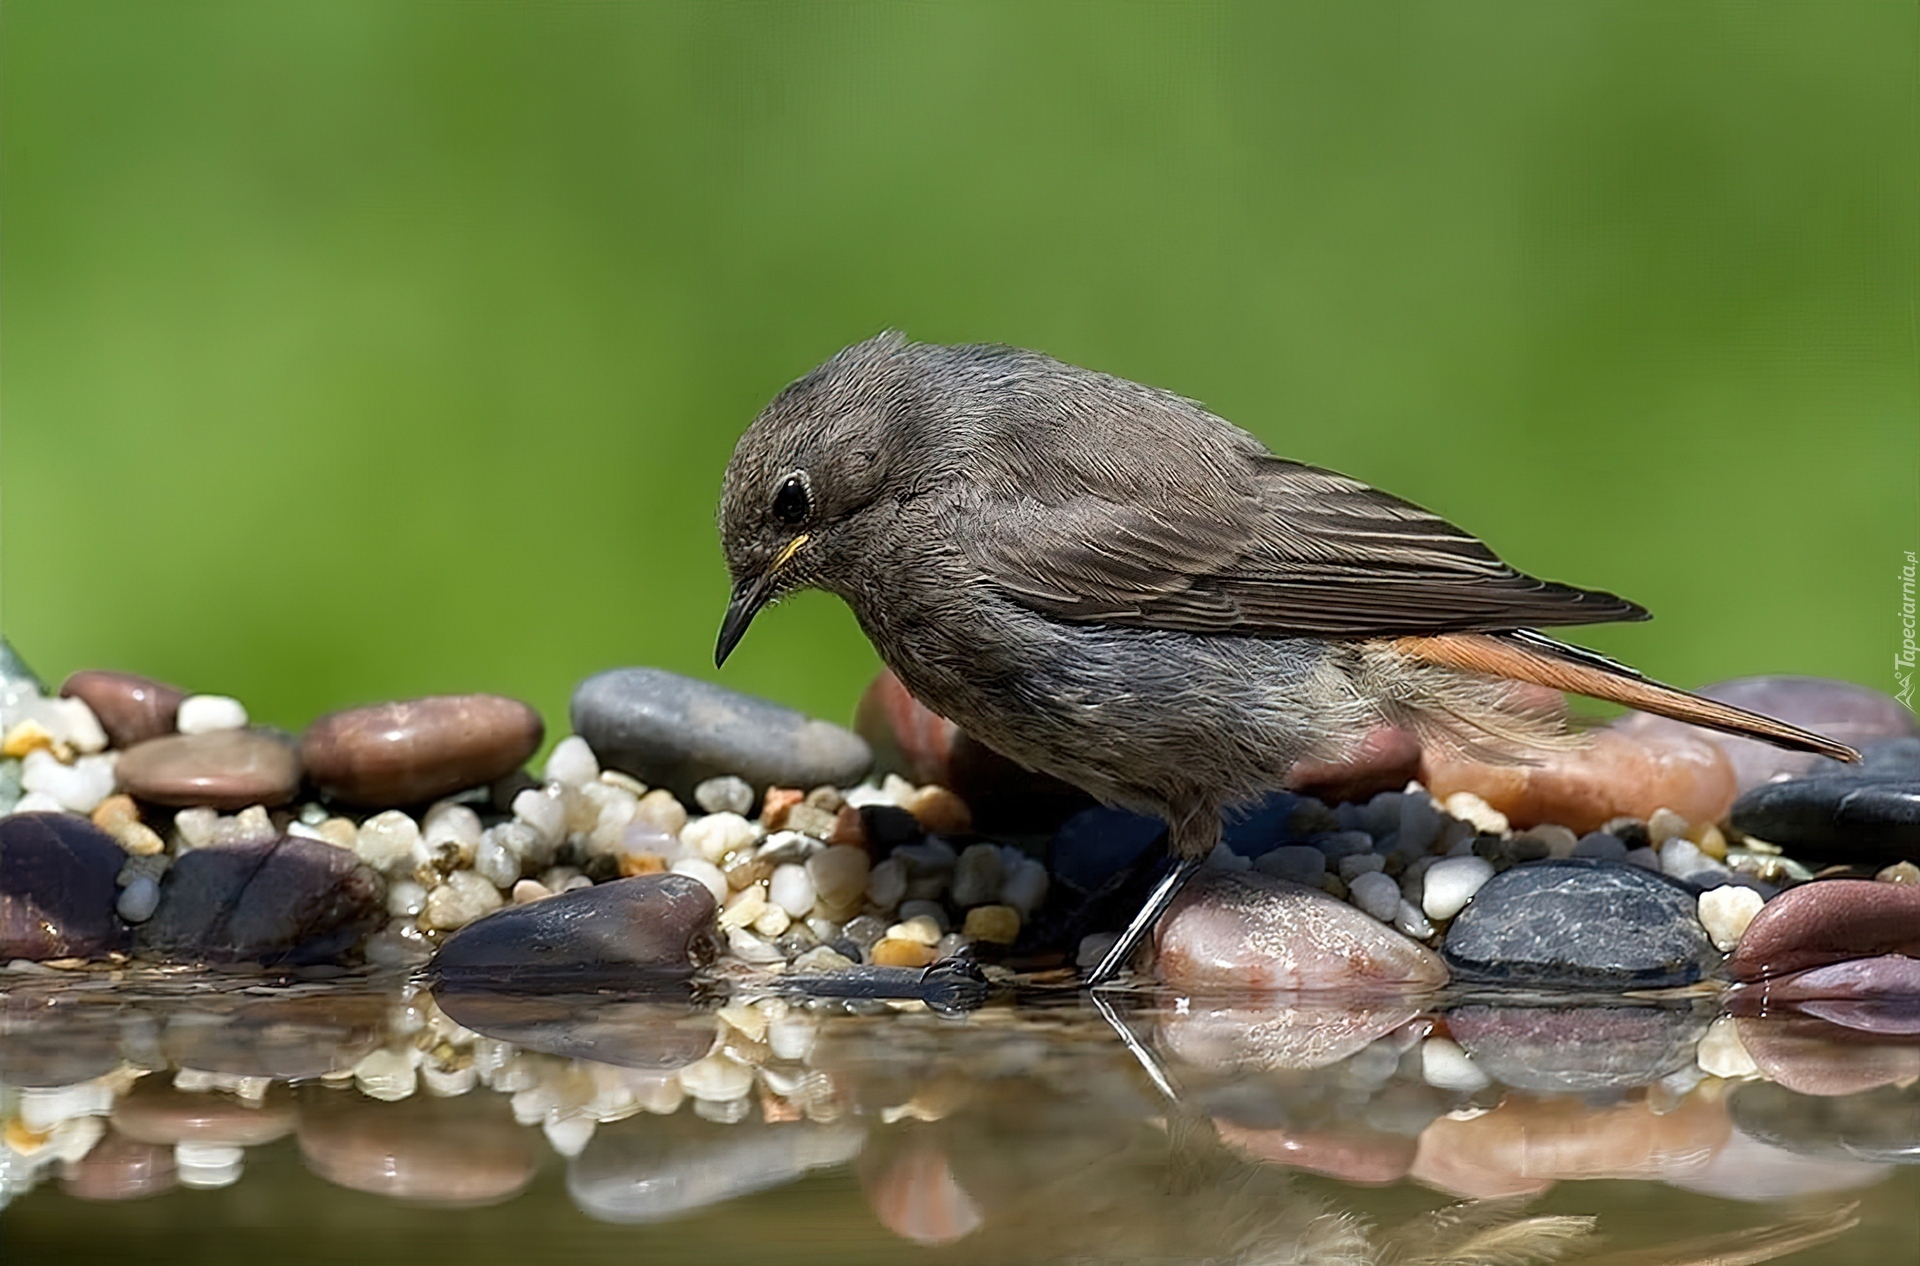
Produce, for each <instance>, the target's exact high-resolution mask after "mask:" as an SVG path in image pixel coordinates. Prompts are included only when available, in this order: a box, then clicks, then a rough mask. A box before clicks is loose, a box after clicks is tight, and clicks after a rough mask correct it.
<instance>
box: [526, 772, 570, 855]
mask: <svg viewBox="0 0 1920 1266" xmlns="http://www.w3.org/2000/svg"><path fill="white" fill-rule="evenodd" d="M512 807H513V816H514V820H515V821H517V822H524V823H525V824H526V825H527V826H528V827H530V828H532V830H533V833H534V834H535V835H536V836H538V837H539V838H540V841H541V842H542V843H543V844H545V845H547V846H548V847H549V848H552V847H555V846H557V845H558V844H560V842H561V841H563V840H565V839H566V838H567V803H566V798H565V795H564V794H563V789H562V788H560V787H558V786H547V787H528V788H526V789H525V790H523V791H520V792H518V793H516V794H515V795H514V797H513V804H512Z"/></svg>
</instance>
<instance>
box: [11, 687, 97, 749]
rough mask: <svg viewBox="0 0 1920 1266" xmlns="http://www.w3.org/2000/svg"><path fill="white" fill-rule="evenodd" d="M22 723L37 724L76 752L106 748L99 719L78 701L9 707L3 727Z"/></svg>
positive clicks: (45, 701) (24, 702) (33, 702)
mask: <svg viewBox="0 0 1920 1266" xmlns="http://www.w3.org/2000/svg"><path fill="white" fill-rule="evenodd" d="M23 721H33V722H37V723H38V724H39V726H40V728H41V729H43V730H45V731H46V732H47V733H48V734H49V735H51V736H52V737H53V738H54V739H55V741H57V742H61V743H65V744H66V745H67V746H69V747H71V748H73V750H74V751H76V752H98V751H102V750H104V749H105V748H106V746H107V732H106V731H105V730H103V729H101V728H100V719H99V718H98V717H96V716H94V715H93V709H91V708H89V707H88V706H87V705H86V704H85V703H84V702H82V701H81V700H79V699H22V700H20V701H19V702H18V703H14V704H11V705H9V706H8V707H7V709H6V712H5V721H4V722H3V723H0V726H3V728H5V729H7V730H11V729H13V727H15V726H16V725H19V724H20V723H21V722H23Z"/></svg>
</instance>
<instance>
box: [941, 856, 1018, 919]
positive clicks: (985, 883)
mask: <svg viewBox="0 0 1920 1266" xmlns="http://www.w3.org/2000/svg"><path fill="white" fill-rule="evenodd" d="M1005 870H1006V863H1005V861H1004V859H1003V858H1002V857H1001V853H1000V848H999V846H998V845H996V844H987V843H980V844H970V845H968V846H967V847H966V848H965V849H964V850H962V852H961V854H960V857H959V860H958V861H957V862H955V863H954V870H953V892H952V897H953V903H954V904H955V905H957V906H959V907H961V908H962V909H965V908H967V907H968V906H980V905H987V904H989V903H991V902H994V901H998V900H999V898H1000V884H1001V882H1002V880H1003V879H1004V878H1005Z"/></svg>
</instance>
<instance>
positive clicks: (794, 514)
mask: <svg viewBox="0 0 1920 1266" xmlns="http://www.w3.org/2000/svg"><path fill="white" fill-rule="evenodd" d="M812 510H813V501H812V499H811V498H810V497H809V496H808V494H807V477H806V476H805V475H803V474H801V473H800V472H798V471H795V472H794V473H793V474H791V475H788V476H787V477H786V478H785V479H783V480H781V481H780V489H779V491H778V492H775V493H774V494H773V517H774V518H776V519H778V520H780V521H781V522H782V523H784V524H786V525H787V526H788V527H799V526H800V525H801V524H802V523H805V522H806V521H807V515H808V514H809V513H811V512H812Z"/></svg>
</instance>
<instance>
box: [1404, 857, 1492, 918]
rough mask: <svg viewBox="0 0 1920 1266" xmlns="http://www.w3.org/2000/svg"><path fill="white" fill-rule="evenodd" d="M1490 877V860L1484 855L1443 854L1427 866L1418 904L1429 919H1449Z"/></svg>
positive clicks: (1458, 911) (1471, 898) (1462, 907)
mask: <svg viewBox="0 0 1920 1266" xmlns="http://www.w3.org/2000/svg"><path fill="white" fill-rule="evenodd" d="M1492 878H1493V863H1492V862H1490V861H1488V860H1486V859H1485V858H1483V857H1448V858H1443V859H1442V860H1441V861H1439V862H1436V863H1435V864H1434V865H1432V866H1430V867H1429V868H1428V869H1427V872H1426V877H1425V880H1424V882H1423V885H1422V887H1421V890H1420V908H1421V909H1422V910H1424V911H1425V912H1426V914H1427V917H1428V918H1430V919H1451V918H1452V917H1453V916H1454V915H1456V914H1459V913H1460V911H1461V910H1463V909H1465V908H1466V905H1467V902H1469V901H1471V900H1473V894H1474V893H1476V892H1478V891H1480V886H1481V885H1482V884H1484V883H1486V882H1487V880H1489V879H1492Z"/></svg>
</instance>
